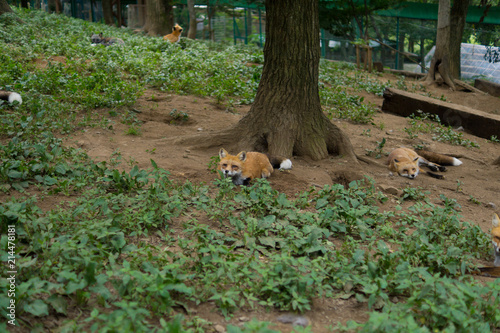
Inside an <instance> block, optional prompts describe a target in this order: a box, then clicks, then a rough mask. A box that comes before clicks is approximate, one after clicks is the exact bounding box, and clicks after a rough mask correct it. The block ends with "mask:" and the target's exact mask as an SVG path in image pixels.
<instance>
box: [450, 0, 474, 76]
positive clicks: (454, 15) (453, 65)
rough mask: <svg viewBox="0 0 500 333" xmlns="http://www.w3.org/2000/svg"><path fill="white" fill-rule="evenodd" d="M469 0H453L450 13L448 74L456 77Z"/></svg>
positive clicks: (459, 69)
mask: <svg viewBox="0 0 500 333" xmlns="http://www.w3.org/2000/svg"><path fill="white" fill-rule="evenodd" d="M469 2H470V1H469V0H455V1H454V2H453V6H452V7H451V13H450V14H451V16H450V25H451V26H450V28H451V29H450V75H451V77H452V78H457V79H459V78H460V71H461V66H460V62H461V57H460V49H461V46H462V35H463V33H464V28H465V19H466V17H467V9H468V8H469Z"/></svg>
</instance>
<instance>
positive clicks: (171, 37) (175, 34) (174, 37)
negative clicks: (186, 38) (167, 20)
mask: <svg viewBox="0 0 500 333" xmlns="http://www.w3.org/2000/svg"><path fill="white" fill-rule="evenodd" d="M181 33H182V27H181V26H180V25H178V24H175V25H174V27H173V28H172V33H171V34H168V35H165V36H163V39H164V40H168V41H169V42H170V43H177V42H179V41H180V40H181Z"/></svg>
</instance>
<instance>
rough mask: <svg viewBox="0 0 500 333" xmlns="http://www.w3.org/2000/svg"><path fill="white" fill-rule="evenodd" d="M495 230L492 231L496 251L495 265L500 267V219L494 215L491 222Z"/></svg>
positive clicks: (492, 240)
mask: <svg viewBox="0 0 500 333" xmlns="http://www.w3.org/2000/svg"><path fill="white" fill-rule="evenodd" d="M491 224H492V226H493V228H492V229H491V242H492V243H493V249H495V263H494V265H495V266H497V267H499V266H500V218H498V215H497V214H495V213H493V220H492V221H491Z"/></svg>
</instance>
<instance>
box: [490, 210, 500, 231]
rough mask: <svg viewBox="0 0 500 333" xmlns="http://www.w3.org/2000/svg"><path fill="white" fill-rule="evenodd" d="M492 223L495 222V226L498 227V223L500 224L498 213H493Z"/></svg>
mask: <svg viewBox="0 0 500 333" xmlns="http://www.w3.org/2000/svg"><path fill="white" fill-rule="evenodd" d="M491 223H492V224H493V227H495V228H496V227H498V225H499V224H500V218H498V215H497V214H495V213H493V220H492V221H491Z"/></svg>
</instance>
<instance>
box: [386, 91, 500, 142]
mask: <svg viewBox="0 0 500 333" xmlns="http://www.w3.org/2000/svg"><path fill="white" fill-rule="evenodd" d="M382 111H385V112H390V113H394V114H398V115H400V116H403V117H409V116H411V115H412V114H417V112H418V111H422V112H424V113H429V114H435V115H438V116H439V119H440V120H441V122H442V123H443V124H445V125H449V126H452V127H454V128H457V127H463V128H464V130H466V131H467V132H468V133H470V134H473V135H476V136H478V137H481V138H485V139H491V137H492V136H493V135H495V136H496V137H500V116H499V115H495V114H490V113H487V112H483V111H479V110H475V109H472V108H469V107H466V106H463V105H458V104H453V103H447V102H443V101H440V100H437V99H434V98H430V97H427V96H421V95H417V94H413V93H409V92H406V91H403V90H399V89H393V88H387V89H385V91H384V102H383V104H382Z"/></svg>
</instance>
